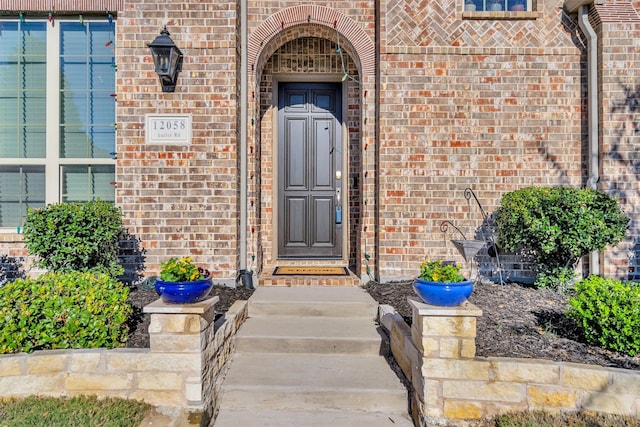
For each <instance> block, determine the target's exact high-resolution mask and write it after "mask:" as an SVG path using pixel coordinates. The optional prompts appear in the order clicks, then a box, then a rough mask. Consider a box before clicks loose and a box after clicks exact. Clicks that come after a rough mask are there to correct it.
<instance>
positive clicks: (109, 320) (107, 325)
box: [0, 272, 132, 353]
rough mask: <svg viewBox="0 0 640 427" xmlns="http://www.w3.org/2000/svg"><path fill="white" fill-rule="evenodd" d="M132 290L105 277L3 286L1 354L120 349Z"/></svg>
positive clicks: (58, 277) (57, 276)
mask: <svg viewBox="0 0 640 427" xmlns="http://www.w3.org/2000/svg"><path fill="white" fill-rule="evenodd" d="M128 295H129V288H127V287H126V286H125V285H123V284H122V283H120V282H118V281H117V280H116V279H114V278H112V277H110V276H109V275H107V274H98V275H95V274H92V273H80V272H75V273H47V274H44V275H42V276H40V277H39V278H37V279H17V280H15V281H13V282H10V283H7V284H6V285H5V286H3V287H2V288H0V319H2V322H0V353H16V352H31V351H34V350H44V349H60V348H94V347H106V348H113V347H118V346H120V345H121V344H122V343H124V342H125V341H126V339H127V332H128V330H127V326H126V323H127V321H128V319H129V316H130V315H131V313H132V308H131V306H130V305H129V304H128V303H127V296H128Z"/></svg>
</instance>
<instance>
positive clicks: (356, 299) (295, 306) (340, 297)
mask: <svg viewBox="0 0 640 427" xmlns="http://www.w3.org/2000/svg"><path fill="white" fill-rule="evenodd" d="M377 309H378V304H377V303H376V301H375V300H374V299H373V298H372V297H371V295H369V294H368V293H367V292H366V291H365V290H364V289H362V288H360V287H349V288H332V287H319V286H313V287H291V288H281V287H259V288H258V289H256V291H255V292H254V293H253V295H252V296H251V298H250V299H249V316H250V317H264V316H295V317H304V316H316V317H317V316H328V317H359V316H363V317H368V318H371V319H374V318H375V317H376V314H377Z"/></svg>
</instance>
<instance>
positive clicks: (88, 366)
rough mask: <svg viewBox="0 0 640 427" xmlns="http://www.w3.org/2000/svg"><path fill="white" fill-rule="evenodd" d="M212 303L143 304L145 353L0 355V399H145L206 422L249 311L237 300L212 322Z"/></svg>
mask: <svg viewBox="0 0 640 427" xmlns="http://www.w3.org/2000/svg"><path fill="white" fill-rule="evenodd" d="M218 299H219V298H218V297H214V298H211V299H209V300H206V301H203V302H201V303H197V304H189V305H171V304H164V303H162V302H161V301H160V300H158V301H156V302H154V303H152V304H150V305H148V306H146V307H145V308H144V311H145V312H148V313H151V323H150V325H149V334H150V348H149V349H122V348H121V349H113V350H107V349H104V348H98V349H83V350H48V351H36V352H34V353H31V354H26V353H20V354H8V355H0V397H14V396H15V397H21V396H27V395H34V394H37V395H46V396H73V395H78V394H87V395H98V396H112V397H120V398H129V399H136V400H143V401H145V402H147V403H149V404H151V405H154V406H156V407H158V408H159V410H160V411H161V412H165V413H170V414H173V413H177V412H181V411H185V410H186V411H190V412H204V413H205V417H207V418H210V417H211V415H212V414H213V413H214V411H215V410H216V408H217V401H218V398H217V397H218V391H219V389H220V386H221V383H222V379H223V378H224V373H225V372H226V369H227V367H228V363H227V362H229V360H230V356H231V354H232V353H233V350H234V347H235V341H234V340H233V337H234V335H235V333H236V331H237V330H238V328H239V327H240V325H241V324H242V323H243V322H244V320H245V319H246V317H247V307H248V305H247V301H237V302H236V303H234V304H233V305H232V306H231V307H230V309H229V310H228V311H227V312H226V313H225V316H224V317H223V318H221V319H219V320H218V321H216V322H215V323H214V307H215V303H216V302H217V301H218Z"/></svg>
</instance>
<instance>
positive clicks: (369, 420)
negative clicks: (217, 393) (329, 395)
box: [215, 409, 413, 427]
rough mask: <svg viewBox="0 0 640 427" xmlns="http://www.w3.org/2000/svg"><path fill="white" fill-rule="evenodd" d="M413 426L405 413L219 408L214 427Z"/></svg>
mask: <svg viewBox="0 0 640 427" xmlns="http://www.w3.org/2000/svg"><path fill="white" fill-rule="evenodd" d="M328 425H330V426H332V427H413V422H412V421H411V420H409V418H408V416H407V415H402V414H383V413H379V412H356V411H349V412H346V411H341V412H337V411H275V410H260V409H258V410H249V411H223V412H221V413H220V416H219V417H218V418H217V419H216V423H215V427H238V426H243V427H326V426H328Z"/></svg>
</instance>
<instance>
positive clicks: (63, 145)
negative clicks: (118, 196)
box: [0, 18, 116, 230]
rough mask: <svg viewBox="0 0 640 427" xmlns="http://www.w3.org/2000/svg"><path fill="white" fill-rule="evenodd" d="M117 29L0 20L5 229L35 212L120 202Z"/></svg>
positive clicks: (0, 215) (88, 23) (1, 212)
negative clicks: (58, 206) (45, 208)
mask: <svg viewBox="0 0 640 427" xmlns="http://www.w3.org/2000/svg"><path fill="white" fill-rule="evenodd" d="M114 31H115V22H106V21H105V20H95V21H94V20H89V19H87V18H85V19H84V20H83V22H78V21H64V20H56V22H55V25H51V24H50V23H49V22H48V21H46V20H42V21H37V20H35V21H34V20H19V19H15V20H8V19H7V20H0V228H11V229H14V230H15V228H16V227H19V226H21V224H22V221H23V219H24V215H25V214H26V210H27V208H35V207H40V206H44V205H45V204H48V203H58V202H63V201H83V200H92V199H96V198H99V199H102V200H110V201H114V200H115V189H114V186H113V182H114V181H115V157H114V152H115V95H114V93H115V74H116V67H115V54H114V47H113V40H114V37H115V34H114ZM53 58H55V59H53ZM51 115H53V116H51Z"/></svg>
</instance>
